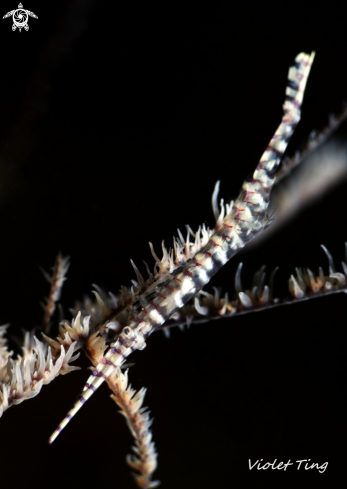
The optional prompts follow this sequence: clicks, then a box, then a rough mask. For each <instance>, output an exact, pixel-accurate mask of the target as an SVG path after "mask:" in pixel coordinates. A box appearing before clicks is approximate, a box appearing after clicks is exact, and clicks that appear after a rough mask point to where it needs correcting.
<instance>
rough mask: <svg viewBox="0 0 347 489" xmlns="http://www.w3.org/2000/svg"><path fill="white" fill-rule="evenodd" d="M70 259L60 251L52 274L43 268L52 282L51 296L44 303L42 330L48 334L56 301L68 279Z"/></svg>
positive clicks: (43, 271)
mask: <svg viewBox="0 0 347 489" xmlns="http://www.w3.org/2000/svg"><path fill="white" fill-rule="evenodd" d="M69 266H70V261H69V257H68V256H62V255H61V254H60V253H59V254H58V255H57V257H56V259H55V263H54V266H53V268H52V270H53V272H52V275H49V274H48V273H47V272H46V271H45V270H43V269H41V271H42V273H43V275H44V277H45V279H46V280H47V281H48V282H49V283H50V284H51V289H50V291H49V296H48V298H47V299H46V303H45V304H44V306H43V307H44V314H43V319H42V325H41V330H42V331H43V333H45V334H48V333H49V329H50V322H51V318H52V316H53V314H54V311H55V306H56V302H57V301H58V300H59V299H60V296H61V290H62V287H63V284H64V282H65V280H66V273H67V271H68V269H69Z"/></svg>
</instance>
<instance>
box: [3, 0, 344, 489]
mask: <svg viewBox="0 0 347 489" xmlns="http://www.w3.org/2000/svg"><path fill="white" fill-rule="evenodd" d="M282 4H283V2H282ZM282 4H281V5H279V3H278V2H277V3H276V4H275V5H272V6H270V5H269V6H266V5H265V4H264V3H262V2H257V3H255V2H253V3H252V2H249V3H246V2H242V3H234V2H214V3H213V4H212V3H210V4H209V5H206V6H204V5H203V4H199V5H196V6H192V5H190V6H187V4H185V3H178V2H175V3H170V4H167V3H164V2H162V3H161V4H148V3H147V2H144V3H142V5H138V4H135V3H129V4H128V7H127V8H123V7H122V8H120V7H119V6H118V5H115V4H113V5H112V6H111V5H108V4H103V3H101V2H96V1H91V0H89V1H86V0H84V1H82V0H81V1H77V0H76V1H71V2H66V1H61V2H45V4H43V3H40V2H37V1H34V0H27V1H26V2H25V3H24V8H27V9H29V10H31V11H33V12H35V14H36V15H37V16H38V19H33V18H30V20H29V27H30V29H29V31H28V32H25V31H22V32H20V33H19V32H18V31H16V32H12V30H11V24H12V21H11V19H4V20H1V22H0V36H1V39H0V42H1V68H2V76H1V78H0V94H1V101H2V103H1V112H0V222H1V237H2V239H1V251H2V255H1V260H0V267H1V282H0V291H1V298H2V300H1V312H0V316H1V317H0V320H1V324H4V323H6V322H10V323H11V328H10V330H9V334H10V336H11V335H17V334H19V332H20V330H21V328H24V329H31V328H32V327H33V326H35V325H37V324H40V322H41V317H42V315H41V314H42V313H41V309H40V306H39V301H40V300H42V298H43V297H44V296H45V295H47V284H46V283H45V281H44V279H43V278H42V276H41V274H40V272H39V270H38V266H39V265H41V266H43V267H44V268H46V269H49V267H50V266H52V265H53V262H54V258H55V255H56V254H57V252H58V251H62V253H63V254H65V255H66V254H68V255H70V256H71V262H72V264H71V268H70V271H69V274H68V281H67V282H66V285H65V286H64V290H63V298H62V303H63V305H64V308H65V311H68V308H69V307H71V305H72V304H73V301H74V300H75V299H80V298H81V297H82V296H83V294H86V293H89V292H90V290H91V284H92V283H97V284H99V285H103V286H105V287H106V288H107V289H108V290H112V291H114V292H117V290H118V289H119V288H120V285H121V284H124V285H128V284H129V283H130V279H132V278H134V273H133V270H132V268H131V265H130V261H129V259H130V258H132V259H134V260H135V262H136V263H137V264H138V266H141V265H140V264H141V263H142V262H141V260H142V259H145V260H146V261H148V262H150V263H153V260H152V258H151V256H150V252H149V248H148V244H147V242H148V241H149V240H150V241H152V242H153V244H154V246H155V249H156V250H157V253H158V254H159V252H160V246H161V240H162V239H165V241H166V243H167V244H168V245H169V244H171V240H172V235H173V234H175V233H176V228H177V227H179V228H180V229H181V230H183V229H184V225H185V224H187V223H189V224H190V226H191V227H192V228H193V229H197V227H198V225H199V224H201V223H202V222H206V223H207V224H209V225H213V215H212V211H211V205H210V198H211V194H212V190H213V187H214V184H215V181H216V180H217V179H220V180H221V181H222V184H221V196H223V197H224V198H225V199H226V200H230V199H231V198H233V197H235V196H236V195H237V193H238V190H239V188H240V185H241V183H242V181H243V179H244V178H245V177H246V176H247V175H248V174H249V173H251V172H252V171H253V170H254V168H255V166H256V164H257V161H258V160H259V157H260V156H261V154H262V152H263V151H264V149H265V147H266V145H267V143H268V141H269V140H270V138H271V136H272V134H273V132H274V130H275V129H276V127H277V125H278V123H279V121H280V119H281V106H282V103H283V100H284V89H285V83H286V76H287V71H288V67H289V65H290V64H291V63H292V61H293V59H294V57H295V55H296V54H297V53H298V52H300V51H306V52H310V51H311V50H316V53H317V55H316V60H315V62H314V66H313V69H312V72H311V75H310V78H309V82H308V88H307V93H306V95H305V102H304V106H303V119H302V122H301V123H300V127H299V128H298V130H297V132H296V134H295V136H294V138H293V141H292V142H291V145H290V148H289V153H290V154H292V153H293V152H295V150H296V149H297V148H298V147H300V145H301V144H302V143H303V142H304V141H305V139H306V137H307V136H308V134H309V132H310V131H311V130H312V129H320V128H322V127H323V126H324V124H325V123H326V122H327V120H328V115H329V113H330V112H335V113H336V112H338V110H339V109H340V107H341V103H342V100H343V99H344V98H346V97H347V70H346V54H347V49H346V46H345V44H346V35H345V30H346V27H345V22H346V20H345V19H346V17H345V12H344V11H342V10H338V9H336V8H335V9H333V8H332V7H330V5H329V4H327V3H325V4H324V6H320V4H318V3H315V4H314V6H312V8H308V7H307V10H305V9H304V8H303V6H302V5H301V6H296V5H295V4H293V3H290V4H287V3H285V4H283V5H282ZM14 8H17V7H16V1H12V0H11V1H7V0H6V1H3V2H2V3H1V12H2V13H0V14H1V16H3V15H4V14H5V13H6V12H7V11H9V10H13V9H14ZM346 137H347V134H346V128H343V127H342V128H341V130H340V131H339V133H338V134H337V136H336V138H337V139H340V140H341V141H344V140H346ZM346 191H347V185H346V183H344V182H341V185H340V186H339V187H337V188H335V189H334V190H333V191H331V192H330V193H329V194H328V195H327V196H326V197H325V198H324V199H323V200H322V201H321V202H320V203H319V204H318V205H317V206H315V207H313V208H312V209H309V210H305V211H304V212H303V213H302V214H301V215H300V216H299V217H298V218H297V219H296V220H295V221H293V222H291V223H290V224H289V225H288V226H287V227H286V228H284V229H283V230H282V231H281V232H279V233H278V234H277V235H275V236H273V237H272V238H271V240H268V241H266V242H264V243H263V244H262V245H261V246H260V247H259V248H257V249H255V248H253V249H252V250H251V251H250V252H248V253H247V252H246V251H245V252H244V253H243V255H242V257H240V259H239V260H238V259H236V260H233V262H232V263H230V264H229V265H228V266H226V267H225V269H223V270H222V271H221V272H220V274H219V275H218V276H217V277H216V278H215V279H214V280H213V283H212V285H215V286H222V287H223V289H224V290H229V291H230V295H231V294H232V291H233V285H232V284H233V277H234V273H235V270H236V267H237V263H238V261H240V260H241V259H242V261H244V263H245V265H244V275H243V277H244V283H245V285H247V281H248V284H249V283H250V281H251V277H252V274H253V273H254V272H255V271H256V270H257V269H258V268H259V267H260V266H261V265H263V264H264V263H266V264H267V266H268V269H269V270H271V269H272V268H273V267H274V266H276V265H280V266H281V269H280V272H279V273H278V277H277V284H278V289H277V295H278V296H281V295H284V294H285V293H286V281H287V278H288V277H289V275H290V274H291V273H293V271H294V268H295V266H309V267H311V268H313V269H314V270H316V269H317V267H318V265H322V266H324V267H325V270H327V260H326V258H325V256H324V254H323V252H322V251H321V249H320V247H319V245H320V244H321V243H324V244H325V245H326V246H327V247H328V248H329V249H330V250H331V252H332V253H333V255H334V256H335V257H336V262H337V263H339V262H340V261H341V260H342V259H343V257H344V254H343V251H344V244H343V243H344V240H346V231H345V221H346ZM208 290H211V288H208ZM345 305H346V298H345V296H344V295H343V294H340V295H335V296H331V297H328V298H324V299H321V300H313V301H311V302H308V303H303V304H299V305H296V306H286V307H282V308H278V309H273V310H270V311H267V312H262V313H258V314H252V315H251V314H250V315H248V316H240V317H238V318H232V319H229V320H221V321H219V322H212V323H209V324H205V325H201V326H198V325H197V326H194V327H191V328H190V330H186V331H185V332H184V333H182V332H181V331H179V330H177V331H173V332H172V335H171V339H170V340H166V339H165V338H164V336H163V335H162V334H161V333H158V334H155V335H153V336H152V337H151V338H150V339H149V341H148V347H147V348H146V350H145V351H144V352H141V353H138V354H136V355H134V360H135V362H136V365H135V367H133V368H132V369H131V371H130V379H131V382H132V384H133V385H134V387H135V388H140V387H141V386H146V387H148V394H147V396H146V399H145V405H148V406H150V410H151V412H152V416H153V417H154V424H153V435H154V440H155V442H156V446H157V449H158V451H159V459H158V460H159V467H158V470H157V471H156V473H155V478H156V479H160V480H161V481H162V487H163V488H168V489H169V488H177V487H181V488H210V487H227V488H229V487H247V488H248V487H255V484H258V483H260V482H262V481H264V480H266V483H267V485H268V487H270V486H272V485H273V486H274V487H293V485H295V486H298V485H299V486H300V485H302V486H305V487H307V486H308V485H311V484H312V485H313V484H314V485H315V487H331V478H332V477H340V478H341V477H343V478H344V477H345V456H346V453H345V447H344V441H345V439H346V416H345V413H346V408H347V406H346V401H347V398H346V380H347V379H346V376H347V374H346V372H347V365H346V354H345V349H346V347H345V344H346V332H345V317H346V308H345ZM11 346H12V347H14V345H12V344H11ZM78 362H79V364H80V365H81V366H82V367H83V370H82V371H80V372H77V373H76V372H74V373H72V374H71V375H68V376H66V377H59V378H58V379H56V380H55V381H54V382H53V383H52V384H51V385H49V386H45V387H43V389H42V392H41V394H40V395H39V396H38V397H36V398H35V399H33V400H31V401H30V402H24V403H22V404H21V405H19V406H16V407H14V408H12V409H10V410H9V411H8V412H6V413H5V414H4V416H3V418H2V419H1V422H0V439H1V447H0V460H1V461H2V462H1V467H2V471H1V473H2V476H1V482H0V485H1V487H8V486H9V485H10V484H11V486H12V487H21V486H23V485H26V486H27V487H31V486H35V487H37V488H46V487H68V488H69V487H76V486H78V487H95V486H98V487H106V486H107V487H114V488H131V487H134V485H133V482H132V480H131V477H130V475H129V472H130V469H129V468H128V467H127V466H126V464H125V455H126V454H127V453H129V451H130V445H131V444H132V440H131V436H130V434H129V433H128V431H127V428H126V426H125V423H124V420H123V418H121V417H120V416H119V415H118V414H117V408H116V406H115V405H114V403H113V402H112V401H111V400H110V399H109V392H108V390H107V388H106V387H105V386H102V387H101V388H100V390H99V392H97V393H96V394H95V395H94V396H93V397H92V398H91V400H90V401H89V402H88V403H87V404H86V406H84V407H83V409H82V411H81V412H80V413H79V414H78V416H76V418H74V420H73V421H72V422H71V424H70V425H69V427H68V428H67V429H66V431H64V433H63V434H62V435H61V436H60V437H59V439H58V440H57V441H56V442H55V443H54V445H53V446H48V444H47V439H48V437H49V435H50V434H51V433H52V431H53V430H54V428H55V427H56V425H57V424H58V422H59V421H60V420H61V419H62V417H63V416H64V415H65V413H66V412H67V411H68V409H70V407H71V406H72V404H73V402H74V400H75V399H76V397H77V395H78V393H79V391H80V390H81V389H82V387H83V385H84V382H85V380H86V378H87V376H88V373H87V371H86V368H87V366H88V363H87V361H85V360H84V359H81V360H79V361H78ZM341 443H342V444H341ZM249 458H251V459H252V461H255V460H256V459H263V460H264V461H270V462H272V461H273V460H274V459H277V460H278V461H284V462H287V461H288V460H289V459H291V460H292V461H295V460H299V459H311V461H312V462H318V463H320V464H321V463H323V462H326V461H328V462H329V465H328V468H327V470H326V472H325V473H324V474H319V473H318V472H317V471H316V470H311V471H305V470H304V469H301V470H300V471H297V470H295V468H293V467H291V468H290V469H288V471H287V472H282V471H271V470H268V471H266V472H265V471H261V472H259V471H257V472H256V471H255V470H253V471H252V472H250V471H249V470H248V459H249Z"/></svg>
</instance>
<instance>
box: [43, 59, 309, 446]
mask: <svg viewBox="0 0 347 489" xmlns="http://www.w3.org/2000/svg"><path fill="white" fill-rule="evenodd" d="M313 58H314V53H312V54H311V56H310V55H307V54H304V53H301V54H299V55H298V56H297V57H296V59H295V64H294V66H292V67H291V68H290V70H289V74H288V86H287V89H286V100H285V103H284V106H283V110H284V116H283V119H282V121H281V124H280V125H279V127H278V129H277V131H276V133H275V134H274V136H273V138H272V139H271V141H270V143H269V146H268V147H267V149H266V151H265V152H264V154H263V155H262V158H261V160H260V162H259V164H258V166H257V168H256V170H255V172H254V173H253V176H252V177H251V178H249V179H247V180H246V181H245V182H244V183H243V185H242V188H241V192H240V195H239V197H238V198H237V200H236V201H235V203H234V205H233V207H232V209H231V211H230V213H229V214H227V216H226V217H225V218H224V220H223V221H222V224H221V226H220V227H219V229H217V230H216V232H215V233H214V234H213V235H212V236H211V238H210V240H209V242H208V243H207V245H206V246H205V247H204V248H202V249H201V250H200V251H199V252H198V253H197V254H196V255H195V256H194V257H193V258H192V259H191V260H190V261H188V262H187V263H186V264H185V265H184V266H183V267H182V268H181V269H178V270H177V271H175V273H176V274H175V273H174V275H175V276H174V277H173V278H172V279H171V280H169V281H167V282H166V283H165V284H162V285H161V286H160V287H158V290H157V293H156V296H155V297H154V299H153V300H152V301H151V302H150V303H149V304H148V306H146V308H145V309H142V311H141V312H140V313H139V314H138V315H137V316H135V317H134V319H133V320H131V321H130V322H129V325H128V326H126V327H125V328H124V329H123V331H122V333H121V334H120V335H119V337H118V339H117V341H116V342H115V343H113V344H111V347H110V349H109V350H108V352H107V353H106V355H105V357H104V359H103V362H102V363H100V364H99V365H98V367H97V368H96V369H95V370H94V372H93V375H92V376H90V377H89V379H88V382H87V384H86V385H85V387H84V390H83V392H82V395H81V397H80V398H79V400H78V401H77V402H76V404H75V405H74V407H73V408H72V410H71V411H70V412H69V413H68V414H67V416H66V417H65V418H64V420H63V421H62V423H61V424H60V425H59V426H58V428H57V429H56V431H55V432H54V433H53V435H52V436H51V438H50V440H49V442H50V443H52V442H53V441H54V439H55V438H56V437H57V436H58V434H59V433H60V432H61V431H62V429H63V428H64V427H65V426H66V424H67V423H68V422H69V421H70V419H71V418H72V417H73V416H74V415H75V414H76V413H77V411H78V410H79V409H80V408H81V407H82V405H83V404H84V403H85V402H86V400H87V399H88V398H89V397H90V396H91V395H92V394H93V392H94V391H95V390H96V389H97V388H98V387H99V385H100V384H101V383H102V382H103V381H104V380H105V379H107V378H108V377H109V375H110V374H111V373H112V371H113V370H114V368H116V367H119V366H120V365H122V364H123V363H124V361H125V359H126V358H127V357H128V355H129V354H130V353H131V352H132V351H134V350H135V349H143V348H144V347H145V338H147V337H148V336H149V335H150V334H151V333H153V332H154V331H155V330H156V329H157V328H158V327H159V326H161V325H162V324H163V323H164V322H165V321H166V320H167V319H169V318H170V317H171V316H172V314H174V312H175V311H177V310H178V309H180V308H181V307H182V306H183V305H184V304H186V303H187V302H188V301H189V299H191V298H192V297H193V296H194V295H195V294H196V293H197V292H198V291H199V290H201V289H202V288H203V287H204V286H205V285H206V284H207V283H208V282H209V281H210V280H211V278H212V277H213V276H214V275H215V274H216V273H217V272H218V270H219V269H220V268H221V267H222V266H223V265H224V264H225V263H226V262H227V261H228V260H230V258H232V256H234V255H235V254H236V253H237V252H238V251H239V250H240V249H241V248H243V247H244V246H245V245H246V244H247V243H248V242H249V241H250V240H251V239H253V238H254V237H256V236H257V235H258V234H259V233H261V232H262V231H263V230H264V229H265V228H266V227H267V226H268V225H269V224H271V221H269V220H268V217H267V214H266V212H267V208H268V203H269V198H270V192H271V188H272V186H273V184H274V181H275V173H276V170H277V168H278V165H279V163H280V161H281V158H282V156H283V153H284V151H285V149H286V147H287V144H288V142H289V140H290V138H291V136H292V134H293V132H294V130H295V127H296V125H297V123H298V122H299V120H300V109H301V104H302V100H303V94H304V90H305V86H306V82H307V78H308V75H309V72H310V67H311V64H312V61H313Z"/></svg>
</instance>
